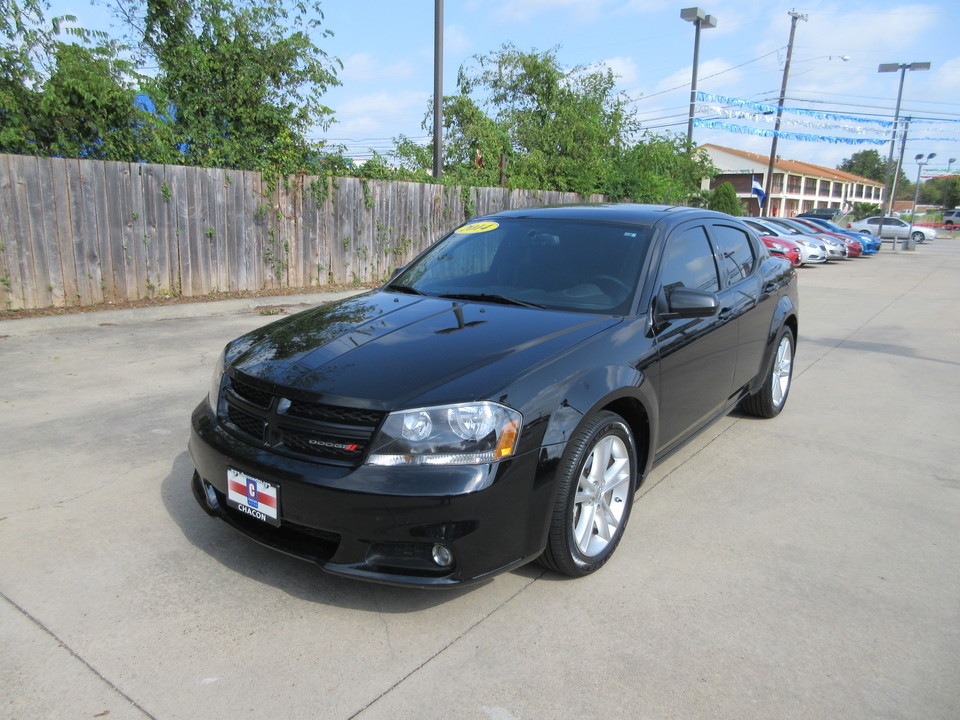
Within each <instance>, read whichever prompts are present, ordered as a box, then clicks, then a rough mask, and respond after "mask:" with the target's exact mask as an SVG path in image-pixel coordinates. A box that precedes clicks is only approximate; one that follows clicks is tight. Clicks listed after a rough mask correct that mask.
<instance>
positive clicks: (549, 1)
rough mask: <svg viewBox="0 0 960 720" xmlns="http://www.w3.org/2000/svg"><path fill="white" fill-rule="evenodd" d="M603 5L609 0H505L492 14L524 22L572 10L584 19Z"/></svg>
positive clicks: (507, 19)
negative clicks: (536, 17) (585, 0)
mask: <svg viewBox="0 0 960 720" xmlns="http://www.w3.org/2000/svg"><path fill="white" fill-rule="evenodd" d="M604 5H609V0H606V1H605V0H590V1H588V2H584V1H583V0H506V2H501V3H500V6H499V8H496V9H494V10H493V14H494V15H495V16H496V17H497V18H499V19H502V20H505V21H508V22H526V21H528V20H530V19H531V18H533V17H535V16H537V15H544V14H547V13H550V14H556V13H558V12H569V11H573V15H574V17H577V18H580V19H585V18H596V17H598V16H599V15H601V14H602V13H603V12H606V8H604V7H603V6H604Z"/></svg>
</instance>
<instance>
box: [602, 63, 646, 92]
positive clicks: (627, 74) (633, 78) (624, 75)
mask: <svg viewBox="0 0 960 720" xmlns="http://www.w3.org/2000/svg"><path fill="white" fill-rule="evenodd" d="M598 64H599V65H604V66H606V67H608V68H610V69H611V70H612V71H613V74H614V75H616V76H617V85H619V86H620V87H632V86H633V85H635V84H636V83H637V80H638V79H639V77H640V73H639V71H638V70H637V64H636V63H635V62H634V60H633V58H631V57H613V58H608V59H606V60H601V61H600V62H599V63H598Z"/></svg>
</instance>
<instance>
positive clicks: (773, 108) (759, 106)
mask: <svg viewBox="0 0 960 720" xmlns="http://www.w3.org/2000/svg"><path fill="white" fill-rule="evenodd" d="M697 100H699V101H700V102H706V103H716V104H720V105H736V106H737V107H742V108H749V109H750V110H753V111H754V112H755V113H760V114H763V115H767V114H776V112H777V110H778V109H779V110H780V111H781V112H786V113H794V114H796V115H807V116H809V117H815V118H817V119H818V120H847V121H852V122H856V123H871V124H873V125H879V126H880V127H893V123H892V122H891V121H889V120H880V119H878V118H864V117H856V116H854V115H839V114H837V113H827V112H820V111H819V110H807V109H805V108H788V107H783V108H780V107H779V106H777V105H767V104H765V103H758V102H751V101H750V100H741V99H740V98H731V97H725V96H723V95H711V94H710V93H704V92H700V91H699V90H698V91H697Z"/></svg>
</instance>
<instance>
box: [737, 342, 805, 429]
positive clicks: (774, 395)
mask: <svg viewBox="0 0 960 720" xmlns="http://www.w3.org/2000/svg"><path fill="white" fill-rule="evenodd" d="M794 352H795V350H794V338H793V331H792V330H791V329H790V328H789V327H787V326H784V327H782V328H781V329H780V333H779V334H778V335H777V344H776V345H775V346H774V351H773V356H772V357H771V358H770V364H769V366H768V367H767V371H766V373H765V374H764V377H763V384H762V385H761V386H760V389H759V390H757V391H756V392H755V393H753V394H752V395H748V396H747V397H745V398H744V399H743V401H742V402H741V403H740V409H741V410H743V411H744V412H745V413H747V414H749V415H754V416H756V417H762V418H772V417H776V416H777V415H779V414H780V411H781V410H782V409H783V406H784V405H785V404H786V402H787V395H789V394H790V383H791V382H792V380H793V355H794Z"/></svg>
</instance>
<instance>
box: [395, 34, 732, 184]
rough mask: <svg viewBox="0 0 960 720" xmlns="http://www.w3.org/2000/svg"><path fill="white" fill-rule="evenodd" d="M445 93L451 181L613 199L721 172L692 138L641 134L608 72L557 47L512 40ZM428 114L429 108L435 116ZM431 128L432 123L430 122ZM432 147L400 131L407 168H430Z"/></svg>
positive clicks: (447, 176) (400, 156)
mask: <svg viewBox="0 0 960 720" xmlns="http://www.w3.org/2000/svg"><path fill="white" fill-rule="evenodd" d="M457 87H458V90H459V94H457V95H455V96H448V97H445V98H444V130H445V132H444V161H443V168H444V181H445V182H448V183H453V184H458V185H465V186H496V185H498V184H499V183H500V159H501V157H503V159H504V161H505V174H506V185H507V186H508V187H511V188H528V189H536V190H563V191H573V192H578V193H581V194H584V195H587V194H591V193H603V194H605V195H607V196H608V197H610V198H612V199H628V198H632V199H635V200H638V201H643V202H674V203H676V202H684V201H685V200H687V199H688V198H689V197H691V195H692V194H694V193H695V192H696V190H697V188H698V187H699V184H700V180H701V178H703V177H704V176H712V175H713V174H715V172H716V171H715V169H714V168H713V167H712V165H711V164H710V162H709V160H708V159H707V157H706V156H705V155H704V154H701V153H690V152H688V148H687V145H686V143H685V142H684V141H682V140H680V139H678V138H674V137H668V136H657V135H652V134H647V135H643V136H641V138H640V141H639V142H637V141H636V139H635V138H636V137H637V133H638V132H639V130H640V125H639V123H638V121H637V119H636V115H635V113H634V112H633V111H631V110H630V109H629V107H628V101H627V98H626V97H625V96H624V95H622V94H620V93H617V92H616V91H615V78H614V76H613V74H612V73H611V72H610V71H609V70H599V69H592V68H583V67H574V68H571V69H564V68H563V67H561V66H560V64H559V62H558V61H557V58H556V53H555V51H553V50H549V51H545V52H538V51H536V50H534V51H532V52H522V51H520V50H518V49H517V48H516V47H514V46H513V45H509V44H508V45H504V46H503V47H502V48H501V49H500V50H499V51H497V52H494V53H490V54H488V55H484V56H478V57H476V58H475V64H474V66H473V67H470V68H461V69H460V73H459V76H458V82H457ZM429 117H430V115H428V119H429ZM424 127H426V121H425V124H424ZM432 152H433V149H432V147H430V146H427V147H424V146H420V145H416V144H415V143H412V142H411V141H409V140H408V139H407V138H404V137H401V138H400V139H399V140H398V141H397V143H396V149H395V155H396V157H397V158H398V159H399V161H400V163H401V165H403V166H404V167H406V168H408V169H410V170H412V171H415V172H418V173H424V172H425V171H426V168H428V167H430V166H431V165H432V162H431V158H432Z"/></svg>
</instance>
